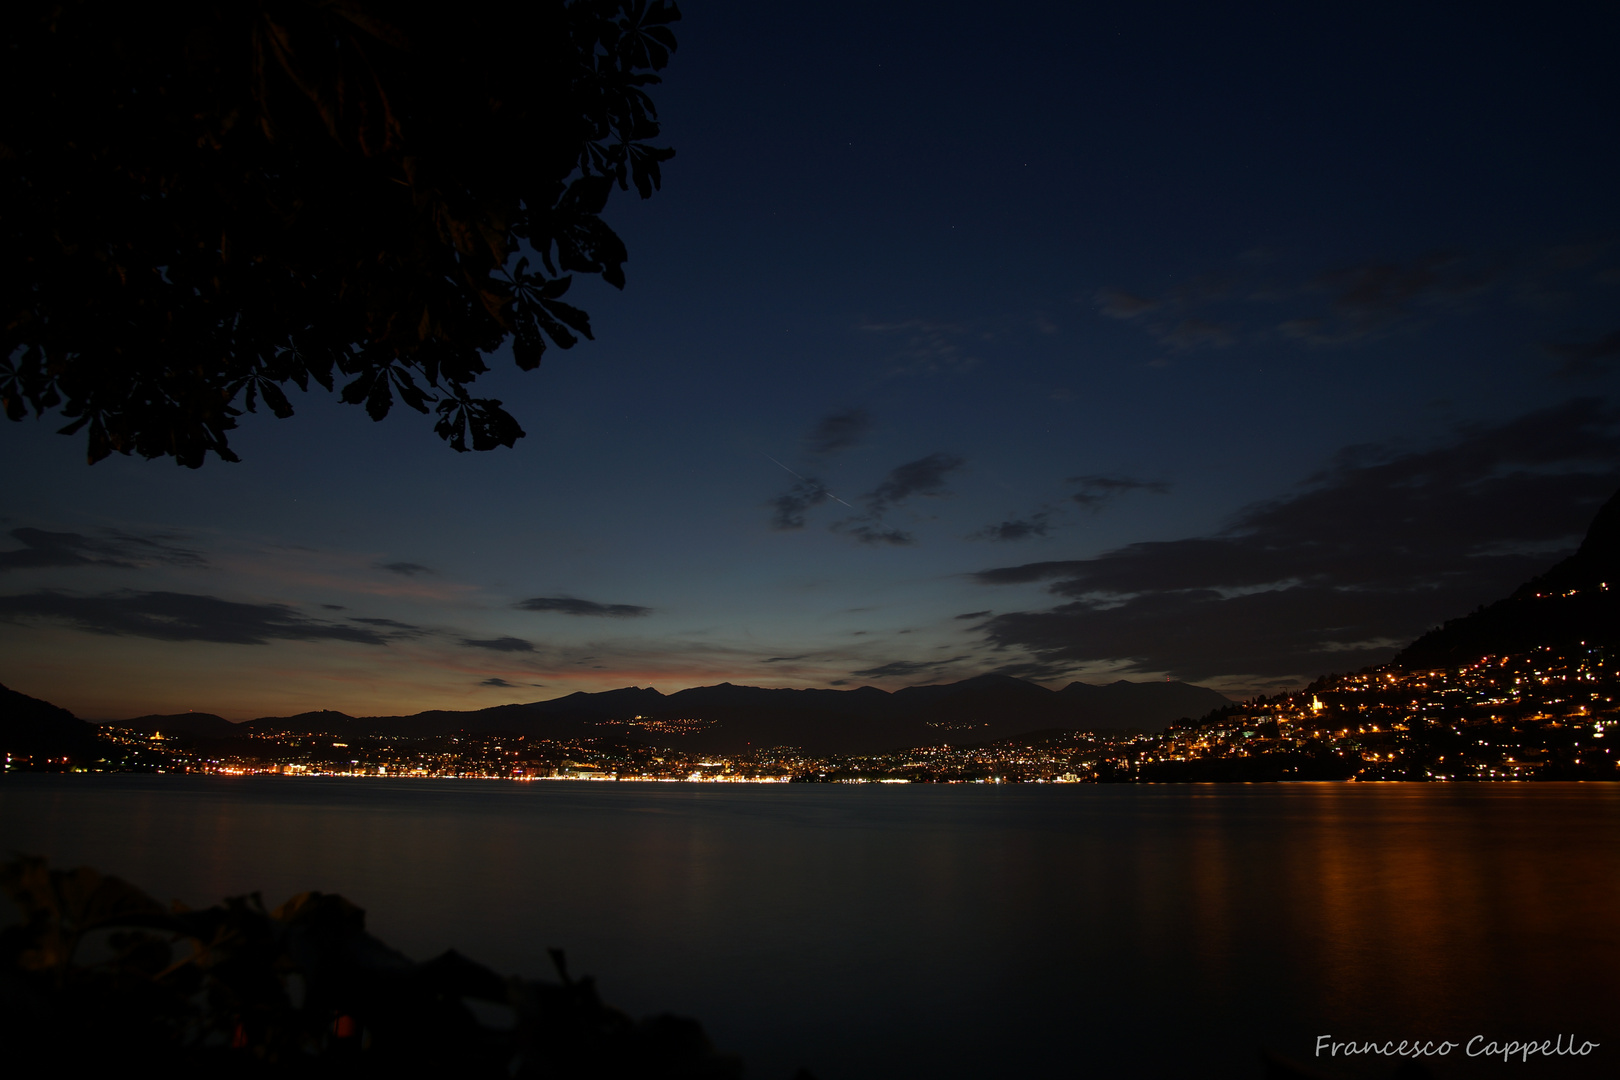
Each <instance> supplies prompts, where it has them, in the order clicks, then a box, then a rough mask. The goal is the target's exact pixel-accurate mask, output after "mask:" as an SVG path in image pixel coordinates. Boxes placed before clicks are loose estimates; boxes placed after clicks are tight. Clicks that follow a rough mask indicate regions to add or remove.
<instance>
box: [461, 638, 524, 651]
mask: <svg viewBox="0 0 1620 1080" xmlns="http://www.w3.org/2000/svg"><path fill="white" fill-rule="evenodd" d="M461 644H462V645H464V646H465V647H467V648H469V649H488V650H489V651H490V652H506V653H511V652H524V653H532V652H534V643H533V642H531V641H525V640H523V639H522V638H518V637H497V638H462V639H461Z"/></svg>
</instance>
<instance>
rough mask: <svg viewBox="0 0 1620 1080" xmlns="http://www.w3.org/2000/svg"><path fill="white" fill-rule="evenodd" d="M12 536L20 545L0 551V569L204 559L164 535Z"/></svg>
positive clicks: (19, 532) (21, 532) (37, 532)
mask: <svg viewBox="0 0 1620 1080" xmlns="http://www.w3.org/2000/svg"><path fill="white" fill-rule="evenodd" d="M11 537H12V539H14V540H16V541H17V542H18V543H20V544H22V545H23V546H22V547H20V548H15V549H13V550H11V551H0V571H3V570H41V569H47V568H53V567H79V566H104V567H112V568H115V569H120V570H134V569H137V568H140V567H145V566H154V565H159V564H162V565H168V566H186V567H200V566H206V565H207V560H206V559H204V558H203V555H202V552H200V551H195V550H193V549H191V548H185V547H180V546H178V545H177V544H175V543H173V540H174V539H175V538H174V537H172V536H166V535H151V536H140V535H136V534H132V533H119V532H110V533H106V534H104V535H101V536H84V535H82V534H80V533H71V532H47V531H46V530H44V529H31V528H20V529H12V530H11Z"/></svg>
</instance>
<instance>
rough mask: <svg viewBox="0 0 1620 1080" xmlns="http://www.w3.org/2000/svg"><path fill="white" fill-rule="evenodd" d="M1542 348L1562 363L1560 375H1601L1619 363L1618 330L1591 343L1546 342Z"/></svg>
mask: <svg viewBox="0 0 1620 1080" xmlns="http://www.w3.org/2000/svg"><path fill="white" fill-rule="evenodd" d="M1542 348H1543V349H1545V350H1546V351H1547V353H1548V354H1549V355H1551V356H1554V357H1556V358H1557V359H1559V360H1561V361H1562V363H1561V364H1560V365H1559V368H1558V374H1560V375H1602V374H1605V373H1606V372H1608V371H1611V370H1613V368H1614V366H1615V364H1616V362H1620V330H1616V331H1615V332H1614V333H1612V334H1605V335H1604V336H1603V337H1600V338H1597V339H1595V340H1592V341H1572V342H1547V343H1546V344H1544V345H1542Z"/></svg>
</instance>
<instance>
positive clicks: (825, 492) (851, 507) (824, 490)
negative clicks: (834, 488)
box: [765, 454, 855, 510]
mask: <svg viewBox="0 0 1620 1080" xmlns="http://www.w3.org/2000/svg"><path fill="white" fill-rule="evenodd" d="M765 456H766V457H767V458H770V460H771V461H773V462H775V463H776V464H777V465H779V466H781V467H782V468H784V469H787V471H788V472H790V473H793V475H794V476H799V474H798V473H796V472H793V470H792V469H788V467H787V466H786V465H783V464H782V463H781V462H780V461H777V460H776V459H775V458H773V457H771V455H769V454H766V455H765ZM799 479H800V480H803V481H804V482H805V483H807V484H809V483H812V482H813V481H811V480H809V479H806V478H805V477H803V476H799ZM817 486H818V487H820V485H819V484H818V485H817ZM821 493H822V494H823V495H825V496H827V498H829V499H831V500H832V501H833V502H835V503H843V504H844V505H845V506H849V503H847V502H844V500H843V499H840V498H839V497H838V496H836V495H834V494H833V493H832V492H830V491H828V490H827V489H826V488H821ZM849 508H850V509H851V510H853V509H855V508H854V507H853V506H849Z"/></svg>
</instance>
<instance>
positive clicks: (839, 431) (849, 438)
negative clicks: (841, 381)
mask: <svg viewBox="0 0 1620 1080" xmlns="http://www.w3.org/2000/svg"><path fill="white" fill-rule="evenodd" d="M871 430H872V417H871V414H870V413H868V412H867V411H866V410H865V409H844V410H843V411H841V412H835V413H829V414H828V415H826V416H824V417H822V418H821V420H820V421H819V422H817V424H816V426H815V427H813V428H811V429H810V432H809V434H807V435H806V436H805V437H804V448H805V451H806V452H808V453H810V454H813V455H815V456H817V457H824V456H826V455H828V454H837V453H840V452H842V451H844V450H848V449H850V448H852V447H855V446H859V445H860V444H861V443H862V442H863V441H864V440H865V439H866V435H867V432H869V431H871Z"/></svg>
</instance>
